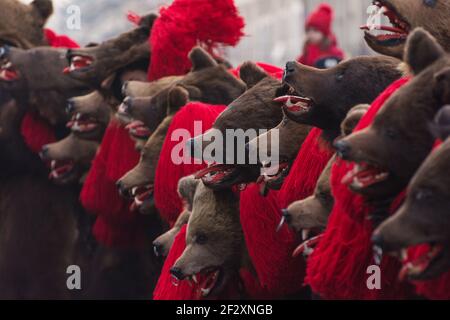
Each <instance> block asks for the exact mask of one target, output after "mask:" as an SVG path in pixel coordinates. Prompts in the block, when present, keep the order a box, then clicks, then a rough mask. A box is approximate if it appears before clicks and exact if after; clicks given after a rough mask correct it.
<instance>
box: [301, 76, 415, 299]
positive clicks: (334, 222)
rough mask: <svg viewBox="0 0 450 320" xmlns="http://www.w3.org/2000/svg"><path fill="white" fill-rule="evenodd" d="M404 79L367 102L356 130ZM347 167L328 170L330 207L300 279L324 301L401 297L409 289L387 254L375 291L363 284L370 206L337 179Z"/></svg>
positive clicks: (370, 260)
mask: <svg viewBox="0 0 450 320" xmlns="http://www.w3.org/2000/svg"><path fill="white" fill-rule="evenodd" d="M407 81H408V79H400V80H398V81H396V82H394V83H393V84H392V85H391V86H390V87H389V88H387V89H386V90H385V91H384V92H383V93H382V94H381V95H380V96H379V97H378V98H377V99H376V100H375V101H374V102H373V104H372V107H371V108H370V109H369V111H368V112H367V114H366V115H365V116H364V117H363V119H361V121H360V123H359V124H358V126H357V128H356V130H361V129H363V128H365V127H367V126H368V125H370V124H371V122H372V121H373V119H374V117H375V115H376V113H377V112H378V110H379V109H380V108H381V107H382V106H383V104H384V102H385V101H386V100H387V99H388V98H389V97H390V96H391V95H392V94H393V93H394V92H395V91H396V90H398V89H399V88H400V87H401V86H403V85H404V84H406V83H407ZM351 167H352V166H351V165H348V164H347V163H346V162H344V161H338V162H337V163H336V164H335V165H334V167H333V169H332V177H331V183H332V189H333V195H334V197H335V205H334V208H333V211H332V214H331V216H330V220H329V222H328V227H327V229H326V231H325V234H324V237H323V238H322V240H321V242H320V243H319V244H318V246H317V248H316V249H315V251H314V253H313V255H312V256H311V257H310V258H309V259H308V268H307V277H306V279H305V280H306V282H307V284H309V285H310V286H311V287H312V289H313V291H314V292H315V293H317V294H319V295H320V296H321V297H323V298H325V299H402V298H406V297H408V296H409V295H410V290H411V288H410V287H409V285H408V284H406V283H399V282H398V280H397V276H398V272H399V269H400V264H399V262H398V261H397V260H396V259H393V258H390V257H385V258H384V259H383V261H382V264H381V270H382V284H381V285H382V288H381V290H369V289H368V288H367V286H366V281H367V278H368V274H367V273H366V271H367V267H368V266H369V265H371V264H374V262H373V254H372V249H371V247H372V246H371V241H370V238H371V234H372V224H371V222H370V221H368V220H367V219H366V217H367V216H368V215H369V214H370V210H371V209H370V208H368V207H367V206H366V205H365V203H364V200H363V198H362V197H361V196H358V195H356V194H354V193H352V192H351V191H350V190H349V189H348V188H347V187H346V186H344V185H342V184H341V180H342V177H343V176H344V175H345V174H346V173H347V171H348V170H350V169H351ZM397 202H399V201H397Z"/></svg>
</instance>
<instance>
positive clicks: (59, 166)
mask: <svg viewBox="0 0 450 320" xmlns="http://www.w3.org/2000/svg"><path fill="white" fill-rule="evenodd" d="M74 168H75V162H74V161H73V160H52V162H51V165H50V170H51V171H50V174H49V175H48V178H49V179H50V180H60V179H64V178H65V177H67V176H68V175H70V174H71V173H72V171H73V169H74Z"/></svg>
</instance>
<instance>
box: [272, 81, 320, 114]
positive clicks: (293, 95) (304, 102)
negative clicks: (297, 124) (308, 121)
mask: <svg viewBox="0 0 450 320" xmlns="http://www.w3.org/2000/svg"><path fill="white" fill-rule="evenodd" d="M287 85H288V86H289V89H288V92H287V94H286V95H283V96H281V97H277V98H275V99H274V100H273V101H274V102H278V103H282V104H283V108H284V109H285V110H286V111H287V112H289V113H291V114H293V115H301V114H304V113H308V112H309V111H310V110H311V108H312V106H313V104H314V103H313V100H312V99H311V98H308V97H304V96H302V95H301V94H299V93H298V92H296V91H295V89H294V88H292V87H291V86H290V85H289V84H287Z"/></svg>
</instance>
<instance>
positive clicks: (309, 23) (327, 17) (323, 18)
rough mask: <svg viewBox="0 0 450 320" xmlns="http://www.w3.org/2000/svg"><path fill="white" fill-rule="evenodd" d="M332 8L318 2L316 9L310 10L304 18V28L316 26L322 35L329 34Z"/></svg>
mask: <svg viewBox="0 0 450 320" xmlns="http://www.w3.org/2000/svg"><path fill="white" fill-rule="evenodd" d="M333 14H334V12H333V8H332V7H331V6H330V5H329V4H326V3H322V4H320V5H319V6H318V7H317V9H316V10H314V11H313V12H311V14H310V15H309V17H308V19H307V20H306V28H316V29H317V30H319V31H321V32H322V33H323V34H324V35H326V36H328V35H330V34H331V23H332V22H333Z"/></svg>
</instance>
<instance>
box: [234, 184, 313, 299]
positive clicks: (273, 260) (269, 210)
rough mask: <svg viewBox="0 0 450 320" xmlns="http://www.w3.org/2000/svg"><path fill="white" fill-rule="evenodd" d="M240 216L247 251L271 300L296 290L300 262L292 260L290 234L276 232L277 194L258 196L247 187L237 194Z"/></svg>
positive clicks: (256, 188)
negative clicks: (239, 197)
mask: <svg viewBox="0 0 450 320" xmlns="http://www.w3.org/2000/svg"><path fill="white" fill-rule="evenodd" d="M240 213H241V224H242V229H243V231H244V235H245V242H246V244H247V249H248V252H249V255H250V257H251V260H252V262H253V265H254V267H255V269H256V273H257V275H258V278H259V280H260V283H261V285H262V286H263V287H264V288H265V289H267V291H268V292H269V293H270V294H271V295H272V296H274V297H282V296H285V295H289V294H293V293H296V292H298V291H300V290H301V288H302V283H303V277H304V275H305V273H304V270H305V265H304V260H303V259H302V258H298V259H293V258H292V252H293V251H294V249H295V243H296V242H295V235H294V233H293V232H292V231H291V230H289V228H282V229H281V230H280V231H279V232H276V228H277V225H278V224H279V222H280V220H281V210H280V208H279V206H278V194H277V192H272V191H271V192H270V193H269V194H268V196H267V197H262V196H261V195H260V193H259V186H258V185H257V184H251V185H249V186H247V188H246V189H245V190H244V191H242V192H241V201H240Z"/></svg>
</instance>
